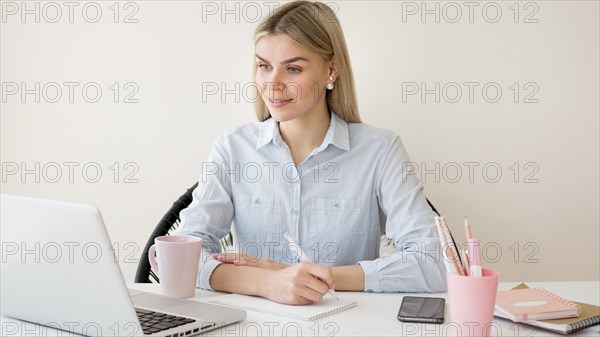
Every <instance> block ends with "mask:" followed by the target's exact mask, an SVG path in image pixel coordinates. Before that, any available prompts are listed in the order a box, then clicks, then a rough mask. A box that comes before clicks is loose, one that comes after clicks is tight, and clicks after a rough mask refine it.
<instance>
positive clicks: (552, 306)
mask: <svg viewBox="0 0 600 337" xmlns="http://www.w3.org/2000/svg"><path fill="white" fill-rule="evenodd" d="M495 309H496V311H498V312H499V313H501V314H502V316H504V317H507V318H509V319H511V320H513V321H514V322H526V321H532V320H541V319H555V318H566V317H577V316H579V314H580V313H581V307H580V306H579V305H578V304H575V303H573V302H571V301H568V300H566V299H564V298H562V297H560V296H558V295H556V294H554V293H551V292H549V291H547V290H546V289H543V288H527V289H511V290H505V291H499V292H498V294H497V295H496V308H495Z"/></svg>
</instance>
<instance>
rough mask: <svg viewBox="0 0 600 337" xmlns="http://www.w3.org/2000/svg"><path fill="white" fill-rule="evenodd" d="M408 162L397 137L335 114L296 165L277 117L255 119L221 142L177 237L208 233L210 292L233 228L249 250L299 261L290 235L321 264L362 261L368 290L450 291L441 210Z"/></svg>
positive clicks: (204, 271) (202, 278)
mask: <svg viewBox="0 0 600 337" xmlns="http://www.w3.org/2000/svg"><path fill="white" fill-rule="evenodd" d="M332 112H333V111H332ZM409 162H410V159H409V157H408V154H407V153H406V150H405V149H404V146H403V145H402V142H401V140H400V138H399V137H398V136H397V135H396V134H394V133H392V132H390V131H386V130H382V129H377V128H374V127H371V126H369V125H366V124H362V123H347V122H345V121H344V120H342V119H341V118H340V117H339V116H337V114H335V113H332V114H331V122H330V125H329V129H328V131H327V134H326V135H325V138H324V140H323V143H322V144H321V146H319V147H318V148H316V149H314V151H313V152H312V153H311V154H310V155H309V156H308V157H307V158H306V160H305V161H304V162H302V163H301V164H300V165H298V166H296V165H295V164H294V162H293V160H292V156H291V153H290V150H289V148H288V146H287V144H286V143H285V142H284V141H283V139H282V138H281V135H280V133H279V126H278V123H277V122H276V121H275V120H273V119H272V118H270V119H268V120H266V121H264V122H256V123H252V124H248V125H245V126H242V127H240V128H237V129H235V130H232V131H228V132H225V133H224V134H222V135H221V136H220V137H219V138H218V139H217V140H216V142H215V144H214V146H213V149H212V151H211V153H210V155H209V159H208V161H206V162H204V163H203V172H202V176H201V177H200V183H199V185H198V187H197V188H196V189H195V190H194V191H193V201H192V203H191V204H190V206H189V207H188V208H186V209H185V210H183V211H182V212H181V213H180V218H181V225H180V227H179V228H178V229H177V230H176V232H175V233H174V234H175V235H194V236H198V237H200V238H202V239H203V258H202V261H201V263H200V271H199V275H198V287H200V288H203V289H211V287H210V284H209V279H210V275H211V273H212V272H213V270H214V269H215V268H216V267H217V266H218V265H219V264H220V263H221V262H219V261H216V260H213V259H211V258H210V253H215V252H219V251H220V244H219V239H221V238H222V237H224V236H225V235H227V234H228V233H229V232H230V230H233V233H234V240H235V242H236V244H235V247H236V248H237V250H238V251H240V252H242V253H246V254H248V255H253V256H258V257H261V258H270V259H273V260H275V261H278V262H282V263H286V264H292V263H295V262H297V258H296V254H295V252H294V249H293V248H292V249H290V248H291V247H295V246H291V245H290V244H289V243H288V241H287V240H286V239H285V238H284V233H286V232H288V233H289V235H290V236H291V237H293V238H295V239H296V241H297V242H298V243H299V244H300V246H301V248H302V249H303V250H304V251H305V252H306V254H307V255H308V256H309V257H310V258H311V259H312V260H313V262H315V263H319V264H322V265H328V266H343V265H352V264H357V263H359V264H360V266H361V267H362V268H363V270H364V273H365V291H372V292H442V291H445V290H446V280H445V269H444V265H443V257H442V255H441V245H440V241H439V238H438V236H437V231H436V228H435V223H434V217H435V215H436V214H435V213H434V212H433V211H432V210H431V208H430V207H429V205H428V204H427V201H426V199H425V196H424V194H423V185H422V183H421V182H420V181H419V180H418V179H417V177H415V175H414V174H410V172H407V170H406V163H409ZM380 209H381V211H383V214H384V215H385V216H386V217H387V221H386V222H385V224H381V219H380ZM232 227H233V228H232ZM382 230H385V233H386V234H387V236H388V237H390V238H391V239H392V240H393V241H394V242H395V244H396V250H397V252H396V253H395V254H393V255H391V256H389V257H385V258H380V257H379V246H380V236H381V234H382Z"/></svg>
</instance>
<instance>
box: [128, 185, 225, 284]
mask: <svg viewBox="0 0 600 337" xmlns="http://www.w3.org/2000/svg"><path fill="white" fill-rule="evenodd" d="M197 186H198V183H195V184H194V185H193V186H192V187H190V188H189V189H188V190H187V192H185V193H184V194H183V195H182V196H181V197H179V199H177V200H176V201H175V202H174V203H173V206H171V208H170V209H169V210H168V211H167V213H166V214H165V215H164V216H163V218H162V219H161V220H160V222H159V223H158V225H156V227H155V228H154V231H153V232H152V234H150V237H149V238H148V242H146V246H145V247H144V252H143V253H142V256H141V257H140V263H139V264H138V268H137V272H136V273H135V283H158V275H156V274H155V273H154V271H153V270H152V268H151V267H150V261H149V260H148V250H149V249H150V246H152V245H153V244H154V239H155V238H156V237H158V236H163V235H169V234H171V233H172V232H173V231H174V230H175V229H177V227H179V222H180V219H179V212H181V211H182V210H183V209H185V208H187V207H188V206H189V205H190V203H192V192H193V191H194V189H195V188H196V187H197ZM221 245H222V246H223V249H225V247H227V246H230V245H233V236H232V235H231V232H230V233H229V234H228V235H227V236H225V237H224V238H223V239H221Z"/></svg>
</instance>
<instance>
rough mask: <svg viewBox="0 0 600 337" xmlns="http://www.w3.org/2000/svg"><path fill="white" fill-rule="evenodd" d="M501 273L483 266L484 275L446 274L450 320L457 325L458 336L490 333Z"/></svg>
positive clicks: (487, 334)
mask: <svg viewBox="0 0 600 337" xmlns="http://www.w3.org/2000/svg"><path fill="white" fill-rule="evenodd" d="M499 276H500V274H499V273H498V272H497V271H495V270H492V269H483V270H482V277H469V276H461V275H454V274H450V273H448V274H447V280H448V302H449V305H450V320H449V321H448V323H449V324H452V325H454V326H455V328H456V331H457V336H473V337H474V336H489V334H490V330H491V329H492V320H493V318H494V305H495V304H496V292H497V290H498V279H499ZM452 330H454V329H452Z"/></svg>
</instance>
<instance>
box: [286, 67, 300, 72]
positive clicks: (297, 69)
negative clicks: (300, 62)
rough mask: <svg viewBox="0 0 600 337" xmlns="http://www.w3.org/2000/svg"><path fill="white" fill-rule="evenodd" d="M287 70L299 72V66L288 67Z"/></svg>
mask: <svg viewBox="0 0 600 337" xmlns="http://www.w3.org/2000/svg"><path fill="white" fill-rule="evenodd" d="M288 70H289V71H291V72H292V73H299V72H300V68H296V67H289V68H288Z"/></svg>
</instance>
